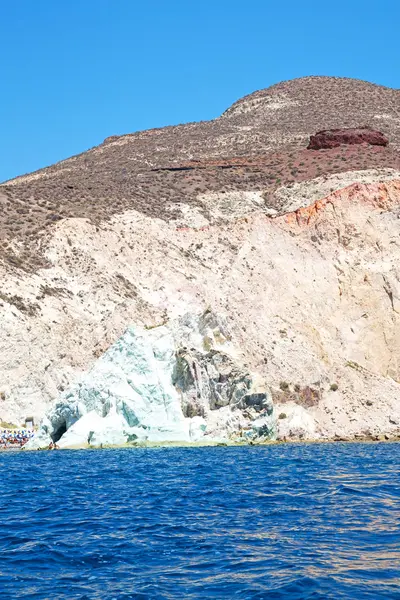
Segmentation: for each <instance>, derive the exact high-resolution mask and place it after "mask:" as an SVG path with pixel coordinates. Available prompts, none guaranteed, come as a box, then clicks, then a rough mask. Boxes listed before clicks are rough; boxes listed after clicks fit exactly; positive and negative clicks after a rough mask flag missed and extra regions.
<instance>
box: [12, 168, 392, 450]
mask: <svg viewBox="0 0 400 600" xmlns="http://www.w3.org/2000/svg"><path fill="white" fill-rule="evenodd" d="M366 177H367V176H366ZM349 178H350V181H351V174H349ZM373 179H374V178H373V174H372V176H371V173H370V172H369V173H368V177H367V179H365V182H363V181H362V180H361V181H360V182H359V183H356V184H352V185H350V186H348V187H345V188H343V187H341V188H340V189H337V190H336V191H333V192H332V193H329V194H326V195H325V196H320V198H321V199H319V200H318V201H317V202H315V201H313V202H311V203H309V205H306V200H305V198H304V194H302V195H301V197H300V195H299V196H297V195H296V194H297V193H295V190H296V188H293V193H292V195H290V188H289V192H287V193H286V192H285V193H286V196H285V202H286V200H287V199H289V203H288V204H287V205H286V204H285V203H282V205H281V208H279V206H278V207H277V205H275V208H274V210H273V211H272V212H271V211H270V210H268V205H267V204H266V205H262V202H261V201H262V198H263V196H262V192H263V190H261V189H255V190H253V192H252V194H251V195H244V196H243V197H241V198H240V202H237V198H236V197H235V198H233V199H232V202H231V203H230V200H229V197H225V198H224V202H223V204H218V202H219V200H218V198H217V199H215V198H214V205H213V204H212V202H211V200H210V206H213V209H214V210H216V209H217V208H218V206H224V207H225V208H224V210H225V212H223V211H222V212H221V209H218V210H220V212H219V215H218V216H217V217H213V216H212V211H210V214H209V216H208V217H206V216H205V215H204V214H203V215H201V221H200V222H199V218H200V217H199V214H198V213H196V211H195V210H194V209H193V210H192V209H191V208H190V207H189V206H188V207H182V208H181V210H182V218H181V222H180V223H178V226H177V223H176V222H171V223H169V224H168V223H165V222H164V221H160V220H157V219H153V218H150V217H145V216H143V215H142V214H139V213H136V212H135V211H129V212H125V213H123V214H120V215H117V216H115V217H114V218H113V219H112V220H111V221H108V222H104V223H102V224H100V225H94V224H91V223H90V222H89V221H88V220H85V219H65V220H62V221H60V222H58V223H56V224H55V225H53V226H52V228H51V229H50V230H49V234H48V238H47V240H46V259H47V260H48V262H49V265H50V266H49V267H47V268H43V269H41V270H38V271H37V272H36V273H33V274H32V273H23V272H21V271H20V270H17V269H13V268H11V267H10V266H7V267H6V266H4V265H2V266H0V269H1V279H2V282H3V283H2V290H1V305H0V331H1V336H0V344H1V348H0V350H1V352H0V372H1V382H0V385H1V389H0V392H1V400H0V417H1V418H2V419H3V420H7V421H12V422H15V423H20V422H21V421H22V420H23V419H24V417H25V416H27V415H28V414H29V415H31V414H33V415H34V416H35V417H36V419H40V418H41V417H43V415H44V414H45V412H46V410H48V408H49V406H50V405H51V403H52V402H54V401H55V400H57V399H60V398H63V394H64V393H65V392H66V391H67V390H69V389H70V388H72V389H75V388H74V386H75V385H76V384H77V382H78V381H79V380H81V381H82V380H84V377H85V376H84V373H85V372H87V371H88V370H89V372H91V371H90V369H91V368H92V369H96V368H97V367H96V364H97V363H96V360H97V359H100V361H101V360H102V359H101V358H100V357H101V356H102V355H103V354H104V352H106V351H107V348H109V347H110V345H112V344H113V343H114V342H115V341H116V340H118V338H120V337H121V336H122V335H123V334H124V332H125V331H126V328H127V327H128V326H130V325H135V326H138V327H142V328H146V327H147V328H151V327H155V330H157V326H159V325H161V324H163V325H164V326H167V328H168V327H170V325H169V324H170V323H172V322H176V320H180V319H181V320H182V319H183V321H181V323H183V322H184V321H185V319H187V318H188V317H185V318H184V315H187V314H189V315H192V317H190V318H189V321H190V322H191V319H196V318H198V315H201V314H203V313H204V312H205V311H206V310H211V312H212V313H213V314H216V315H218V318H220V319H223V320H224V322H225V323H226V327H227V328H228V329H229V335H226V334H224V333H223V331H222V330H221V335H222V336H223V337H224V339H225V341H224V343H225V344H228V346H227V348H229V352H225V351H224V352H223V353H221V352H217V353H215V348H214V347H213V344H214V343H215V340H214V342H212V343H211V344H210V345H209V346H207V341H205V340H207V333H205V332H204V330H202V326H201V325H199V326H196V327H193V326H192V324H190V323H189V324H188V325H187V326H185V325H182V324H181V325H180V326H179V328H178V329H179V331H180V332H181V333H180V334H179V336H180V337H179V336H178V337H176V334H173V335H175V337H174V349H175V350H174V351H175V355H174V356H175V358H174V364H173V365H172V375H171V385H172V387H173V389H174V393H176V394H177V398H178V399H179V406H180V410H181V414H180V416H179V418H181V417H182V418H183V419H184V420H185V421H184V422H185V423H187V420H189V421H190V419H202V418H205V417H204V416H203V415H202V411H205V412H204V414H206V413H207V415H206V421H207V426H208V428H209V429H208V431H210V432H211V431H214V432H216V433H215V435H217V433H218V432H219V433H221V431H222V430H224V431H227V430H228V429H229V427H230V425H229V426H228V425H227V423H231V422H232V421H231V419H233V420H234V421H235V419H236V416H235V414H234V413H235V412H236V413H237V415H241V417H240V419H241V418H242V416H243V415H244V417H243V418H244V419H245V420H246V419H247V422H246V423H244V422H243V423H242V422H240V423H238V424H236V423H233V426H232V431H233V430H235V431H236V430H237V431H239V430H240V428H239V425H240V427H244V428H246V427H248V426H249V425H248V423H249V422H250V421H255V420H256V412H257V404H255V405H252V404H251V397H253V399H254V400H256V399H257V392H256V391H254V390H253V391H254V393H253V392H251V393H249V390H248V389H247V390H246V386H244V387H243V385H242V384H243V381H244V380H243V378H242V379H241V377H242V375H241V376H240V377H237V374H236V372H237V371H238V372H240V373H242V374H243V373H252V374H258V377H259V378H260V381H265V382H266V385H267V387H268V388H269V389H270V390H271V393H272V398H273V401H274V413H275V419H276V436H277V437H278V439H280V438H303V439H304V438H306V439H307V438H308V439H320V438H334V437H335V436H339V437H351V438H355V437H357V436H367V435H373V436H374V435H384V434H386V435H387V436H392V435H396V434H398V432H399V426H400V425H399V424H400V395H399V394H400V385H399V383H398V381H399V380H400V372H399V371H400V365H399V356H400V348H399V341H398V340H399V339H400V338H399V319H398V310H399V306H398V304H399V281H400V276H399V272H398V260H399V256H400V247H399V243H400V225H399V223H400V220H399V210H400V181H399V180H398V179H396V178H395V176H394V175H393V173H391V175H390V177H386V178H385V180H384V181H382V180H379V177H378V176H377V178H376V179H377V180H378V182H375V183H374V182H373ZM320 183H321V182H315V184H314V187H313V188H312V189H313V193H314V194H315V193H316V191H315V190H316V189H318V185H320ZM302 192H304V189H302ZM287 194H289V196H288V195H287ZM317 197H318V194H317ZM254 198H256V200H257V199H258V200H257V202H254ZM226 207H228V208H229V207H230V210H229V211H228V208H226ZM288 207H290V210H289V211H288V210H287V208H288ZM41 243H42V244H43V243H44V241H42V242H41ZM16 250H17V251H18V248H16ZM172 329H173V328H172ZM146 331H147V330H146ZM148 331H152V330H151V329H148ZM184 332H186V333H185V335H186V337H185V335H184ZM196 332H197V333H196ZM200 349H201V350H200ZM93 365H94V366H93ZM95 372H96V371H95ZM220 375H222V380H220ZM224 376H226V377H227V380H226V381H224V380H223V379H224ZM82 377H83V379H82ZM252 377H253V376H252ZM252 381H256V379H254V380H253V379H252ZM199 382H204V385H203V384H200V383H199ZM224 383H225V384H227V385H222V384H224ZM74 393H75V392H74ZM246 398H247V399H246ZM74 402H75V400H74ZM235 404H237V406H238V410H237V411H236V410H233V409H232V406H233V405H235ZM116 406H118V402H117V403H116ZM266 408H267V407H266V406H265V407H262V410H264V409H266ZM94 410H95V412H96V414H98V412H99V411H98V410H97V408H95V409H94ZM113 410H114V409H113ZM248 410H250V411H253V412H251V414H250V413H249V415H250V416H246V411H248ZM110 411H111V409H110ZM207 411H208V412H207ZM224 411H226V415H225V413H224ZM87 412H90V411H89V410H87ZM111 413H112V411H111ZM115 413H116V414H117V415H121V414H122V413H123V411H122V413H121V412H118V409H116V411H114V413H112V414H115ZM79 414H80V413H79ZM85 414H86V413H85ZM232 415H233V416H232ZM81 417H84V415H83V414H82V415H81ZM86 418H87V417H86ZM99 418H102V419H103V418H104V417H103V416H101V415H100V417H99ZM113 418H117V417H113ZM118 418H119V417H118ZM124 418H125V417H124ZM240 419H239V421H240ZM77 422H79V420H78V421H77ZM127 422H128V421H127ZM128 426H129V427H130V426H131V425H129V423H128ZM132 426H133V425H132ZM185 426H186V425H185ZM85 427H86V426H85ZM85 432H87V428H86V429H85ZM99 436H100V434H99ZM98 439H101V437H98Z"/></svg>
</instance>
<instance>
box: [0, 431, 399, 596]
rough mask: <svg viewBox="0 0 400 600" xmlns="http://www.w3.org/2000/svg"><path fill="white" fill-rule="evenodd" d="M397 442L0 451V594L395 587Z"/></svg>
mask: <svg viewBox="0 0 400 600" xmlns="http://www.w3.org/2000/svg"><path fill="white" fill-rule="evenodd" d="M399 459H400V444H398V443H383V444H346V443H343V444H342V443H336V444H307V445H306V444H304V445H300V444H298V445H271V446H250V447H208V448H160V449H127V450H122V449H121V450H96V451H90V450H86V451H53V452H19V453H18V452H14V453H6V452H5V453H1V454H0V481H1V493H0V592H1V597H2V598H12V599H13V600H17V599H20V598H24V599H28V598H32V599H40V600H47V599H48V600H64V599H68V600H71V599H77V600H78V599H79V600H92V599H93V600H94V599H96V600H97V599H101V600H104V599H106V600H113V599H115V600H128V599H143V600H144V599H176V598H183V599H187V600H190V599H194V598H204V599H208V598H219V599H230V598H238V599H249V600H250V599H256V598H257V599H260V598H268V599H279V598H285V599H286V598H287V599H290V600H297V599H302V600H306V599H310V600H317V599H330V598H331V599H335V600H337V599H341V598H346V599H357V600H361V599H363V598H370V599H371V600H377V599H383V598H393V599H399V598H400V467H399Z"/></svg>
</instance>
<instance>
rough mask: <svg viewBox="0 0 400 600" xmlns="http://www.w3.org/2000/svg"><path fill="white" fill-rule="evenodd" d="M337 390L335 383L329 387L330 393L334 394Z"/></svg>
mask: <svg viewBox="0 0 400 600" xmlns="http://www.w3.org/2000/svg"><path fill="white" fill-rule="evenodd" d="M338 389H339V386H338V384H337V383H332V385H331V390H332V392H336V390H338Z"/></svg>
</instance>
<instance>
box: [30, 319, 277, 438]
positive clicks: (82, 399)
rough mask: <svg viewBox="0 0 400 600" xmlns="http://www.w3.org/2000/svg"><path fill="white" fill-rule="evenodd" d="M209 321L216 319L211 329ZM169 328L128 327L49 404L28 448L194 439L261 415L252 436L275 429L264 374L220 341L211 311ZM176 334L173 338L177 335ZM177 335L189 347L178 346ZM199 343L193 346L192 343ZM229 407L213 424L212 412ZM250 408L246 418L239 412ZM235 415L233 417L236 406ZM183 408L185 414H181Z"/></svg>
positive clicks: (235, 428) (224, 434)
mask: <svg viewBox="0 0 400 600" xmlns="http://www.w3.org/2000/svg"><path fill="white" fill-rule="evenodd" d="M207 323H208V324H214V325H216V328H215V329H214V330H211V329H209V328H208V327H207ZM172 325H173V327H172V328H168V327H165V326H159V327H155V328H152V329H150V330H145V329H141V328H134V327H131V328H129V329H128V330H127V331H126V332H125V333H124V335H123V336H121V338H120V339H119V340H118V341H117V342H116V343H115V344H113V345H112V346H111V348H109V350H107V352H106V353H105V354H104V355H103V356H102V357H101V358H99V359H98V360H97V361H96V363H95V364H94V366H93V367H92V369H91V370H90V371H89V372H88V373H87V374H86V375H84V376H83V377H82V379H81V381H79V382H78V383H77V384H75V385H74V386H73V387H72V388H71V389H70V390H68V391H67V392H65V393H64V394H62V396H61V398H60V399H59V400H58V401H56V403H55V405H54V406H53V407H51V409H50V410H49V412H48V413H47V415H46V417H45V418H44V419H43V422H42V425H41V428H40V431H39V433H38V434H37V435H36V436H35V438H34V439H32V440H31V442H29V444H28V445H27V448H28V449H35V448H42V447H46V446H48V445H49V444H50V443H51V442H52V441H53V442H56V443H57V444H58V445H59V446H60V447H61V448H70V447H85V446H88V445H90V446H103V445H114V446H115V445H122V444H124V443H126V442H136V443H144V442H146V443H147V442H150V443H165V442H186V443H190V442H197V441H199V440H200V439H201V438H202V437H204V436H207V438H208V439H211V440H214V441H215V440H218V439H220V438H222V439H227V438H228V437H230V435H232V434H236V436H237V437H238V438H240V435H241V433H240V430H241V424H242V425H248V422H249V418H250V421H251V420H252V418H253V417H254V416H258V415H259V414H261V415H262V419H261V421H260V419H258V421H260V423H258V424H257V425H256V427H255V428H253V430H254V431H253V435H252V437H257V438H258V437H260V436H262V437H264V438H266V437H271V435H272V434H273V424H274V423H273V416H272V402H271V399H270V397H269V395H268V392H267V391H266V388H265V385H264V386H263V385H262V383H261V382H260V381H257V378H255V381H254V380H253V377H252V376H251V374H250V373H248V372H245V371H243V370H240V368H239V367H238V366H237V365H236V364H235V362H234V359H233V358H232V357H231V356H229V355H228V354H226V353H225V352H221V350H217V349H216V347H222V346H225V348H224V349H225V350H229V349H230V344H229V342H228V341H227V340H226V338H225V337H224V335H223V333H222V331H221V330H220V328H219V327H218V322H217V320H216V318H215V317H214V315H211V313H208V312H207V313H206V314H205V315H203V316H202V317H201V318H198V317H192V316H190V315H189V316H186V317H185V318H184V319H182V320H180V321H179V322H178V323H173V324H172ZM173 333H175V339H174V335H173ZM179 340H180V341H181V342H182V341H186V342H189V341H190V343H191V344H192V348H191V354H190V356H188V355H187V354H186V350H183V349H179V350H178V351H177V348H176V344H177V343H179ZM193 344H196V346H197V347H196V348H194V347H193ZM221 407H227V408H228V411H226V412H225V413H224V415H223V418H222V421H221V422H220V423H219V424H218V425H216V423H215V420H214V421H213V419H211V420H210V427H208V420H207V416H208V415H209V413H210V412H212V411H218V409H219V408H221ZM240 409H246V411H247V413H246V417H244V415H243V414H242V413H241V412H240ZM235 411H237V412H238V415H236V418H235V416H234V415H233V420H232V421H230V417H232V413H234V412H235ZM184 413H186V414H184Z"/></svg>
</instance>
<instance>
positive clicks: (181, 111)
mask: <svg viewBox="0 0 400 600" xmlns="http://www.w3.org/2000/svg"><path fill="white" fill-rule="evenodd" d="M1 4H2V6H1V18H0V57H1V58H0V60H1V62H0V66H1V80H0V81H1V83H0V85H1V88H0V89H1V93H0V110H1V117H2V118H1V121H0V122H1V133H0V181H4V180H5V179H8V178H10V177H13V176H15V175H18V174H22V173H26V172H29V171H33V170H34V169H37V168H40V167H43V166H46V165H48V164H51V163H54V162H56V161H58V160H61V159H63V158H67V157H68V156H71V155H72V154H76V153H78V152H81V151H83V150H86V149H87V148H90V147H92V146H94V145H96V144H99V143H100V142H102V141H103V139H104V138H105V137H107V136H109V135H114V134H122V133H127V132H131V131H137V130H140V129H147V128H150V127H160V126H163V125H169V124H176V123H182V122H187V121H195V120H196V121H197V120H204V119H211V118H213V117H216V116H218V115H219V114H220V113H221V112H223V111H224V110H225V109H226V108H227V107H228V106H230V104H232V103H233V102H234V101H235V100H237V99H238V98H240V97H241V96H243V95H244V94H248V93H250V92H252V91H254V90H256V89H260V88H264V87H268V86H269V85H272V84H273V83H276V82H278V81H281V80H284V79H291V78H293V77H301V76H304V75H338V76H346V77H356V78H359V79H367V80H369V81H373V82H376V83H380V84H383V85H388V86H391V87H397V88H400V43H399V33H398V27H399V23H400V6H399V5H400V3H399V2H398V1H397V0H380V1H379V2H378V1H377V0H335V1H327V0H326V1H325V0H315V1H310V0H281V1H278V2H270V1H269V0H247V1H243V0H241V1H237V0H229V1H228V0H201V1H195V0H185V1H184V0H171V1H169V2H168V1H167V0H153V1H151V0H147V1H146V0H142V1H140V2H139V1H138V0H3V2H2V3H1Z"/></svg>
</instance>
